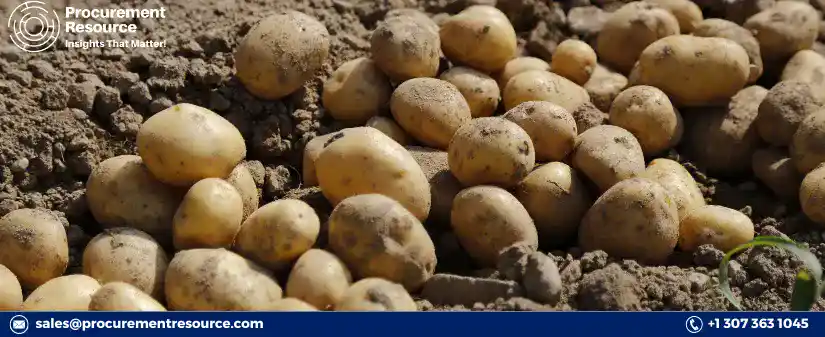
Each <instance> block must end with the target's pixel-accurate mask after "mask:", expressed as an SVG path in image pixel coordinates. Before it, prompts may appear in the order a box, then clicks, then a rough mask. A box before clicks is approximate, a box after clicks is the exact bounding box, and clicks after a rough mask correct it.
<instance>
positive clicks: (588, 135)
mask: <svg viewBox="0 0 825 337" xmlns="http://www.w3.org/2000/svg"><path fill="white" fill-rule="evenodd" d="M571 159H572V166H573V167H574V168H575V169H577V170H579V171H580V172H582V173H584V175H585V176H586V177H587V178H589V179H590V180H591V181H592V182H593V183H595V184H596V186H597V187H598V188H599V189H600V190H601V191H607V189H609V188H610V187H611V186H613V185H615V184H616V183H618V182H620V181H622V180H625V179H629V178H633V177H635V176H637V175H639V174H641V173H642V172H644V170H645V158H644V153H643V152H642V147H641V145H639V141H638V140H636V137H633V134H631V133H630V132H628V131H627V130H625V129H622V128H620V127H618V126H613V125H600V126H596V127H593V128H590V129H588V130H587V131H585V132H583V133H580V134H579V136H578V137H577V138H576V145H575V146H574V147H573V153H572V154H571Z"/></svg>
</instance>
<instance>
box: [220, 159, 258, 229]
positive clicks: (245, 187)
mask: <svg viewBox="0 0 825 337" xmlns="http://www.w3.org/2000/svg"><path fill="white" fill-rule="evenodd" d="M226 182H228V183H230V184H232V186H233V187H235V189H236V190H238V193H239V194H240V195H241V200H242V201H243V218H244V219H246V217H248V216H249V215H250V214H252V212H254V211H255V210H256V209H258V203H259V201H260V200H261V196H260V192H258V185H256V184H255V178H254V177H252V172H250V171H249V166H247V164H246V163H243V164H240V165H238V166H236V167H235V169H233V170H232V173H230V174H229V177H227V178H226Z"/></svg>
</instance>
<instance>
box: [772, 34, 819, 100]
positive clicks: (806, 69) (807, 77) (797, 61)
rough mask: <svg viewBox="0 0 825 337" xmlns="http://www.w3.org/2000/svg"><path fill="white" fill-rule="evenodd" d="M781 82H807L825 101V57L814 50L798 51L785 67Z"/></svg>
mask: <svg viewBox="0 0 825 337" xmlns="http://www.w3.org/2000/svg"><path fill="white" fill-rule="evenodd" d="M823 22H825V21H823ZM823 34H825V32H823ZM780 80H781V81H789V80H796V81H801V82H807V83H808V84H811V86H812V87H813V88H814V89H815V90H814V91H815V92H817V93H820V97H821V98H822V99H823V100H825V56H823V55H822V54H819V53H817V52H815V51H813V50H800V51H798V52H797V53H796V54H794V56H793V57H791V59H790V60H789V61H788V63H787V64H786V65H785V69H783V70H782V76H781V77H780Z"/></svg>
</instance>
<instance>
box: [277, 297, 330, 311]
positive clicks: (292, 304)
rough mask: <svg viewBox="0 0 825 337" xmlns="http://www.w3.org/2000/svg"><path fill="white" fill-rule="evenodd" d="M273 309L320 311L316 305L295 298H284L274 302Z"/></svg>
mask: <svg viewBox="0 0 825 337" xmlns="http://www.w3.org/2000/svg"><path fill="white" fill-rule="evenodd" d="M269 310H271V311H318V309H316V308H315V307H313V306H312V305H310V304H309V303H306V302H304V301H301V300H299V299H295V298H282V299H280V300H275V302H272V307H271V308H269Z"/></svg>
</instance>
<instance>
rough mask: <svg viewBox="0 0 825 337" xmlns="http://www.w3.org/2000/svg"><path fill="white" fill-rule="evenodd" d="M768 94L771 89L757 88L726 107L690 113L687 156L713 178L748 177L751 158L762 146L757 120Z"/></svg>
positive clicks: (750, 88) (686, 130) (687, 118)
mask: <svg viewBox="0 0 825 337" xmlns="http://www.w3.org/2000/svg"><path fill="white" fill-rule="evenodd" d="M767 94H768V90H767V89H765V88H763V87H760V86H756V85H754V86H749V87H747V88H745V89H742V90H741V91H739V93H737V94H736V95H734V96H733V98H732V99H731V100H730V102H729V103H728V105H727V106H726V107H717V108H712V109H706V108H702V109H701V111H695V113H694V111H691V110H687V112H686V114H685V116H686V117H685V135H684V137H683V140H682V144H684V152H685V154H687V155H688V157H689V158H690V159H691V160H693V161H694V162H695V163H696V164H697V165H698V166H699V167H701V168H703V169H705V170H707V171H708V172H710V173H713V174H717V175H720V176H737V175H739V174H742V173H747V172H748V170H750V165H749V164H750V158H751V157H752V156H753V153H754V151H756V149H758V148H759V146H760V144H761V140H760V138H759V134H758V133H757V132H756V125H755V124H754V120H756V116H757V112H758V110H759V104H760V103H761V102H762V100H763V99H764V98H765V95H767Z"/></svg>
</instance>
